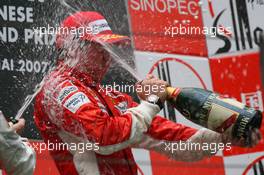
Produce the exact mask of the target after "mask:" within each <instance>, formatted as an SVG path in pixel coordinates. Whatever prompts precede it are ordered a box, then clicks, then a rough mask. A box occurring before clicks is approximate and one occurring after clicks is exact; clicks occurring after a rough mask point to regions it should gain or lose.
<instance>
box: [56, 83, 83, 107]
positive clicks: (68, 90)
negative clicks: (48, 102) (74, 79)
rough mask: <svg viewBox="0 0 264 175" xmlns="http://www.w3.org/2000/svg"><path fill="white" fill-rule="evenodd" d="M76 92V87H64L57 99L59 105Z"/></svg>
mask: <svg viewBox="0 0 264 175" xmlns="http://www.w3.org/2000/svg"><path fill="white" fill-rule="evenodd" d="M76 91H78V88H77V87H76V86H66V87H64V88H63V89H62V90H61V91H60V93H59V96H58V98H57V100H58V102H59V103H62V101H63V100H64V99H65V98H66V97H68V96H69V95H70V94H71V93H73V92H76Z"/></svg>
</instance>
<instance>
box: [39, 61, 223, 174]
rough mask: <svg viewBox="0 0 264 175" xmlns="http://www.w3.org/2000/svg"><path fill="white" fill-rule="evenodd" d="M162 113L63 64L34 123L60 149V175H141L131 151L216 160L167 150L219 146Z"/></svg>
mask: <svg viewBox="0 0 264 175" xmlns="http://www.w3.org/2000/svg"><path fill="white" fill-rule="evenodd" d="M62 67H64V68H63V71H61V70H62ZM108 90H109V89H108ZM159 111H160V109H159V107H158V106H157V105H154V104H151V103H148V102H146V101H142V102H141V103H140V104H137V103H135V102H134V101H133V100H132V99H131V97H130V96H128V95H126V94H123V93H120V92H116V91H114V90H112V91H107V90H106V89H104V88H101V86H99V85H98V84H95V83H93V81H91V78H90V77H89V75H88V74H86V73H81V72H79V71H78V70H77V69H74V68H68V67H67V68H65V65H63V64H61V65H60V66H59V67H58V68H57V69H56V70H54V71H53V72H51V73H50V74H49V75H48V76H47V78H46V81H45V84H44V86H43V88H42V90H41V92H40V93H39V94H38V95H37V97H36V103H35V122H36V125H37V127H38V129H39V130H40V132H41V135H42V137H43V139H44V141H45V142H46V143H47V144H51V143H52V144H54V145H56V147H55V146H54V145H53V146H54V148H56V149H53V150H50V154H51V156H52V157H53V159H54V160H55V163H56V165H57V168H58V170H59V172H60V174H61V175H66V174H71V175H75V174H85V175H89V174H93V175H95V174H102V175H108V174H109V175H110V174H111V175H113V174H115V175H124V174H126V175H136V174H137V169H138V168H137V165H136V163H135V160H134V158H133V155H132V152H131V148H144V149H148V150H154V151H157V152H160V153H161V154H165V155H167V156H169V157H171V158H173V159H175V160H182V161H193V160H199V159H202V158H203V157H205V156H210V155H211V153H210V152H206V151H197V150H195V151H192V150H186V151H184V150H181V151H180V150H177V151H174V152H171V150H169V149H166V145H168V143H171V142H179V141H184V142H216V141H220V140H219V139H218V134H216V133H215V132H211V131H209V130H206V129H202V130H196V129H193V128H189V127H186V126H183V125H181V124H177V123H174V122H171V121H169V120H167V119H165V118H163V117H160V116H156V115H157V113H158V112H159ZM66 143H67V146H68V147H67V146H66V145H65V144H66ZM81 143H82V144H84V143H85V144H86V150H85V151H83V150H81V149H80V144H81ZM166 143H167V144H166ZM74 144H76V145H78V144H79V145H78V146H76V145H75V146H74ZM62 145H63V146H64V147H63V148H62ZM87 145H88V146H87ZM87 147H88V148H87Z"/></svg>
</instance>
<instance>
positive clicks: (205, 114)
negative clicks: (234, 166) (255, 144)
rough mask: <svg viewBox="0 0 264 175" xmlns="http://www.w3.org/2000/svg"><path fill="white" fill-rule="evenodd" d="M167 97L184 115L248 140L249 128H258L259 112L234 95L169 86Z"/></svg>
mask: <svg viewBox="0 0 264 175" xmlns="http://www.w3.org/2000/svg"><path fill="white" fill-rule="evenodd" d="M167 92H168V95H169V101H170V102H171V103H172V105H173V106H174V107H175V108H176V109H177V110H178V111H179V112H180V113H181V114H182V115H183V116H184V117H186V118H187V119H189V120H191V121H192V122H194V123H196V124H198V125H200V126H203V127H206V128H208V129H211V130H213V131H216V132H219V133H225V134H227V135H228V136H231V138H244V139H245V140H246V142H247V144H250V138H251V132H250V131H251V130H252V129H255V128H257V129H259V128H260V127H261V122H262V113H261V112H260V111H259V110H255V109H253V108H250V107H248V106H246V105H244V104H242V103H240V102H238V101H236V100H234V99H230V98H223V97H221V96H220V95H218V94H216V93H214V92H212V91H208V90H204V89H199V88H172V87H168V88H167Z"/></svg>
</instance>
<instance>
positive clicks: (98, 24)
mask: <svg viewBox="0 0 264 175" xmlns="http://www.w3.org/2000/svg"><path fill="white" fill-rule="evenodd" d="M88 25H89V27H91V28H92V29H93V31H95V32H93V33H94V34H98V33H101V32H103V31H106V30H111V28H110V27H109V25H108V23H107V21H106V20H105V19H100V20H96V21H93V22H90V23H89V24H88Z"/></svg>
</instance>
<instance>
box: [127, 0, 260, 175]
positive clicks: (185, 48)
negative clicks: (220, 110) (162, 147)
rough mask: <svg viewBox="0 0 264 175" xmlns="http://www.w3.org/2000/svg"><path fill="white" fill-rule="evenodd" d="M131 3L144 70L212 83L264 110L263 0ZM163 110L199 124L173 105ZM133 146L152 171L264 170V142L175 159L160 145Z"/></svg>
mask: <svg viewBox="0 0 264 175" xmlns="http://www.w3.org/2000/svg"><path fill="white" fill-rule="evenodd" d="M127 8H128V12H129V15H130V27H131V33H132V36H133V41H134V46H135V57H136V65H137V71H138V72H139V73H140V75H141V76H145V75H146V74H147V73H154V74H156V76H158V77H160V78H162V79H165V80H167V81H170V83H171V84H172V85H173V86H177V87H200V88H204V89H209V90H213V91H216V92H218V93H220V94H223V95H225V96H226V97H230V98H235V99H237V100H239V101H241V102H243V103H245V104H247V105H249V106H251V107H254V108H256V109H259V110H261V111H263V98H262V92H263V88H262V84H261V74H260V72H261V70H260V54H259V51H258V45H259V40H260V34H261V33H262V32H263V29H264V23H263V19H261V18H262V16H263V15H264V1H261V0H250V1H248V0H225V1H217V0H200V1H199V0H152V1H150V0H129V1H128V4H127ZM183 26H185V27H189V28H190V27H199V28H200V29H204V28H207V31H208V30H210V29H212V28H213V27H217V28H221V30H222V31H223V32H221V33H219V32H217V33H212V34H211V35H210V34H206V33H200V34H199V33H189V34H184V31H182V34H176V32H177V31H176V27H178V29H179V28H180V27H183ZM169 114H170V115H169ZM161 115H163V116H164V117H166V118H169V119H171V120H174V121H177V122H179V123H184V124H186V125H188V126H192V127H196V128H199V126H197V125H195V124H193V123H191V122H189V121H187V120H186V119H184V118H183V117H182V116H181V115H180V114H179V113H178V112H177V111H174V110H171V109H170V107H166V108H165V110H164V111H162V112H161ZM263 129H264V128H263ZM263 129H262V131H261V132H262V133H263V134H264V130H263ZM134 153H135V155H136V159H137V161H138V163H139V165H140V167H141V168H142V170H143V172H144V173H145V174H153V175H167V174H178V173H180V174H186V175H188V174H192V175H195V174H197V175H200V174H210V175H211V174H217V175H224V174H225V175H234V174H235V175H240V174H241V175H242V174H243V175H248V174H253V175H260V174H263V172H264V168H263V163H264V144H263V143H261V144H259V145H257V146H256V147H255V148H247V149H242V148H238V147H232V149H231V150H230V151H225V150H224V151H221V152H219V153H218V154H217V155H216V156H214V157H212V158H209V159H206V160H202V161H199V162H194V163H184V162H178V161H174V160H169V159H168V158H167V157H165V156H162V155H160V154H157V153H155V152H149V151H142V150H134ZM148 162H150V163H148Z"/></svg>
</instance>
